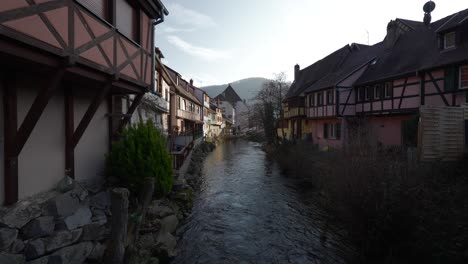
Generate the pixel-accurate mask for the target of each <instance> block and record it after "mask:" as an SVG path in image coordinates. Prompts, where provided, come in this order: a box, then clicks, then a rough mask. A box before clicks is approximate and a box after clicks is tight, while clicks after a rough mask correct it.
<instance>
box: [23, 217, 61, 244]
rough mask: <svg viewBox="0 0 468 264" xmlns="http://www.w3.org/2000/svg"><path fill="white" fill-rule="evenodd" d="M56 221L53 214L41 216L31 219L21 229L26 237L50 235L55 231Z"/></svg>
mask: <svg viewBox="0 0 468 264" xmlns="http://www.w3.org/2000/svg"><path fill="white" fill-rule="evenodd" d="M54 229H55V221H54V217H53V216H41V217H38V218H36V219H33V220H31V222H29V223H28V224H27V225H26V226H25V227H23V228H22V229H21V233H22V234H23V236H24V238H27V239H30V238H39V237H44V236H49V235H50V234H52V233H53V232H54Z"/></svg>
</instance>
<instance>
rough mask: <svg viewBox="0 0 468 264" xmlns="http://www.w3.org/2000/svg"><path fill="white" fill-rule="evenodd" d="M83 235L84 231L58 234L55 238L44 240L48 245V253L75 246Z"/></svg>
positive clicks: (77, 230) (76, 230)
mask: <svg viewBox="0 0 468 264" xmlns="http://www.w3.org/2000/svg"><path fill="white" fill-rule="evenodd" d="M82 234H83V229H75V230H72V231H59V232H56V233H55V234H54V235H53V236H51V237H48V238H45V239H44V240H43V241H44V244H45V245H46V252H53V251H55V250H57V249H59V248H63V247H66V246H69V245H72V244H75V243H76V242H78V240H80V238H81V236H82Z"/></svg>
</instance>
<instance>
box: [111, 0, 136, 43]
mask: <svg viewBox="0 0 468 264" xmlns="http://www.w3.org/2000/svg"><path fill="white" fill-rule="evenodd" d="M115 3H116V16H117V17H116V21H117V25H116V26H117V30H119V31H120V32H121V33H122V34H124V35H125V36H127V37H128V38H130V39H132V40H133V41H135V42H139V39H138V38H139V32H138V24H139V23H138V22H139V21H138V10H137V9H136V8H135V7H133V6H132V5H130V4H129V2H128V1H127V0H116V2H115Z"/></svg>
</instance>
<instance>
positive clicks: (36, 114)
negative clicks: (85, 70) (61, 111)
mask: <svg viewBox="0 0 468 264" xmlns="http://www.w3.org/2000/svg"><path fill="white" fill-rule="evenodd" d="M64 74H65V68H61V69H59V70H57V72H55V73H54V75H53V76H52V78H51V79H50V81H49V82H48V83H47V85H46V86H44V87H43V88H42V89H41V90H40V91H39V94H38V95H37V96H36V99H35V100H34V102H33V104H32V106H31V108H30V109H29V111H28V113H27V115H26V117H25V118H24V121H23V123H22V124H21V127H20V128H19V130H18V134H17V136H16V155H17V156H18V155H19V154H20V153H21V150H22V149H23V147H24V144H25V143H26V141H27V140H28V138H29V136H30V135H31V132H32V131H33V129H34V127H35V126H36V124H37V122H38V121H39V118H40V117H41V115H42V113H43V112H44V109H45V108H46V106H47V104H48V103H49V101H50V98H52V96H53V95H54V93H55V91H57V89H58V88H59V86H60V84H61V82H62V79H63V75H64Z"/></svg>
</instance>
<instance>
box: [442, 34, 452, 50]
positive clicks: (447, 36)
mask: <svg viewBox="0 0 468 264" xmlns="http://www.w3.org/2000/svg"><path fill="white" fill-rule="evenodd" d="M454 47H455V32H449V33H446V34H445V35H444V49H450V48H454Z"/></svg>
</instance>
